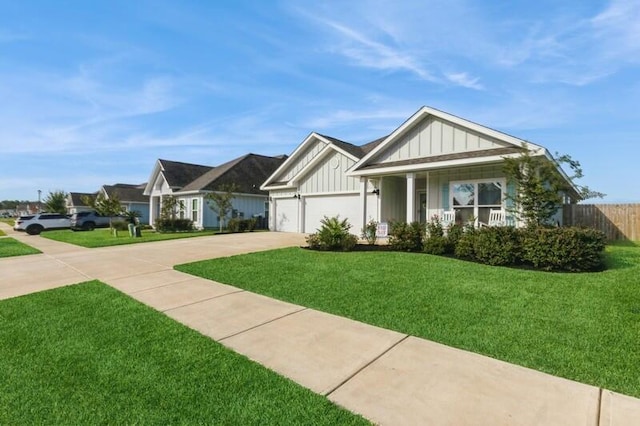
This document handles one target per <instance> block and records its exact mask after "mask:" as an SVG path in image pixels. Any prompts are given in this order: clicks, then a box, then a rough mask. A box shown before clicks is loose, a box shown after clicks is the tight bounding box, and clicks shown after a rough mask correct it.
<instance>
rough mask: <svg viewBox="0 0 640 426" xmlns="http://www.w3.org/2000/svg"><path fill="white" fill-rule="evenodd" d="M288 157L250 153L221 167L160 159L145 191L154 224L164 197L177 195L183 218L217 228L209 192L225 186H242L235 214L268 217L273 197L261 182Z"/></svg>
mask: <svg viewBox="0 0 640 426" xmlns="http://www.w3.org/2000/svg"><path fill="white" fill-rule="evenodd" d="M285 159H286V156H278V157H268V156H264V155H257V154H247V155H244V156H242V157H239V158H236V159H234V160H231V161H229V162H227V163H224V164H221V165H220V166H217V167H211V166H202V165H198V164H189V163H182V162H177V161H168V160H162V159H160V160H158V161H157V162H156V165H155V167H154V168H153V172H152V173H151V176H150V178H149V183H148V184H147V186H146V188H145V190H144V193H145V195H147V196H149V197H150V200H151V202H150V219H151V223H152V224H153V223H154V221H155V220H156V219H157V218H158V217H159V216H160V212H161V207H162V198H163V197H165V196H168V195H172V196H175V197H176V198H177V199H178V201H179V203H180V204H179V205H180V206H181V208H180V209H179V211H178V212H177V215H178V216H179V217H183V218H189V219H191V220H193V222H194V225H195V226H196V227H197V228H216V227H218V226H219V225H220V222H219V217H218V215H217V214H216V213H215V212H214V211H213V210H212V209H211V208H210V206H209V205H210V203H211V202H210V201H209V200H208V199H207V198H206V195H207V194H209V193H211V192H217V191H218V190H219V189H220V188H221V187H222V186H223V185H228V184H234V185H236V187H237V188H238V192H237V193H236V194H235V197H234V199H233V200H232V206H233V210H232V216H233V217H241V218H250V217H262V218H265V219H266V218H267V216H268V212H269V199H268V194H267V193H266V192H265V191H262V190H260V184H261V183H262V182H264V180H265V179H266V178H267V177H268V176H269V175H271V174H272V173H273V172H274V171H275V170H276V169H277V168H278V167H279V166H280V165H281V164H282V162H283V161H284V160H285Z"/></svg>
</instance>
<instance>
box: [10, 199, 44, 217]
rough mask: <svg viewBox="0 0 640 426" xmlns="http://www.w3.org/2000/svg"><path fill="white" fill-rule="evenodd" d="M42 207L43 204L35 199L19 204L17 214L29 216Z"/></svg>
mask: <svg viewBox="0 0 640 426" xmlns="http://www.w3.org/2000/svg"><path fill="white" fill-rule="evenodd" d="M41 209H42V204H41V203H39V202H37V201H34V202H29V203H26V204H18V205H17V206H16V216H27V215H30V214H36V213H38V212H40V210H41Z"/></svg>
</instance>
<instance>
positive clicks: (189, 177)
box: [158, 159, 213, 190]
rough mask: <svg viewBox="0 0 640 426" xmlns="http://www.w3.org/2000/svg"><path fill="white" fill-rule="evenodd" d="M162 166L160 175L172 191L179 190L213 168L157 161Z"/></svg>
mask: <svg viewBox="0 0 640 426" xmlns="http://www.w3.org/2000/svg"><path fill="white" fill-rule="evenodd" d="M158 161H159V162H160V165H161V166H162V169H163V171H162V174H163V176H164V178H165V179H166V181H167V183H168V184H169V186H170V187H171V188H172V189H174V190H180V189H182V188H183V187H184V186H186V185H188V184H189V183H191V182H193V181H194V180H196V179H197V178H199V177H200V176H202V175H203V174H205V173H207V172H208V171H210V170H211V169H213V167H211V166H202V165H199V164H189V163H181V162H179V161H169V160H162V159H160V160H158Z"/></svg>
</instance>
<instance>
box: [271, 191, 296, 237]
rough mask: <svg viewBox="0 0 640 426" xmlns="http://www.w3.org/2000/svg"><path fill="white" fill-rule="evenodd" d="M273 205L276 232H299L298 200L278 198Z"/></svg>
mask: <svg viewBox="0 0 640 426" xmlns="http://www.w3.org/2000/svg"><path fill="white" fill-rule="evenodd" d="M273 203H274V212H273V217H274V218H275V222H274V228H275V230H276V231H281V232H298V220H299V219H298V218H299V215H298V204H299V201H298V199H297V198H276V199H274V200H273Z"/></svg>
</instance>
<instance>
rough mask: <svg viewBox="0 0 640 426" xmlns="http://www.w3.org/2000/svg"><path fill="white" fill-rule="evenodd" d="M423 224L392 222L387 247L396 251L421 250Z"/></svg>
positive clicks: (423, 232)
mask: <svg viewBox="0 0 640 426" xmlns="http://www.w3.org/2000/svg"><path fill="white" fill-rule="evenodd" d="M424 236H425V231H424V226H423V225H421V224H420V223H419V222H411V223H406V222H393V223H392V224H391V230H390V232H389V247H391V249H392V250H398V251H421V250H422V241H423V240H424Z"/></svg>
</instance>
